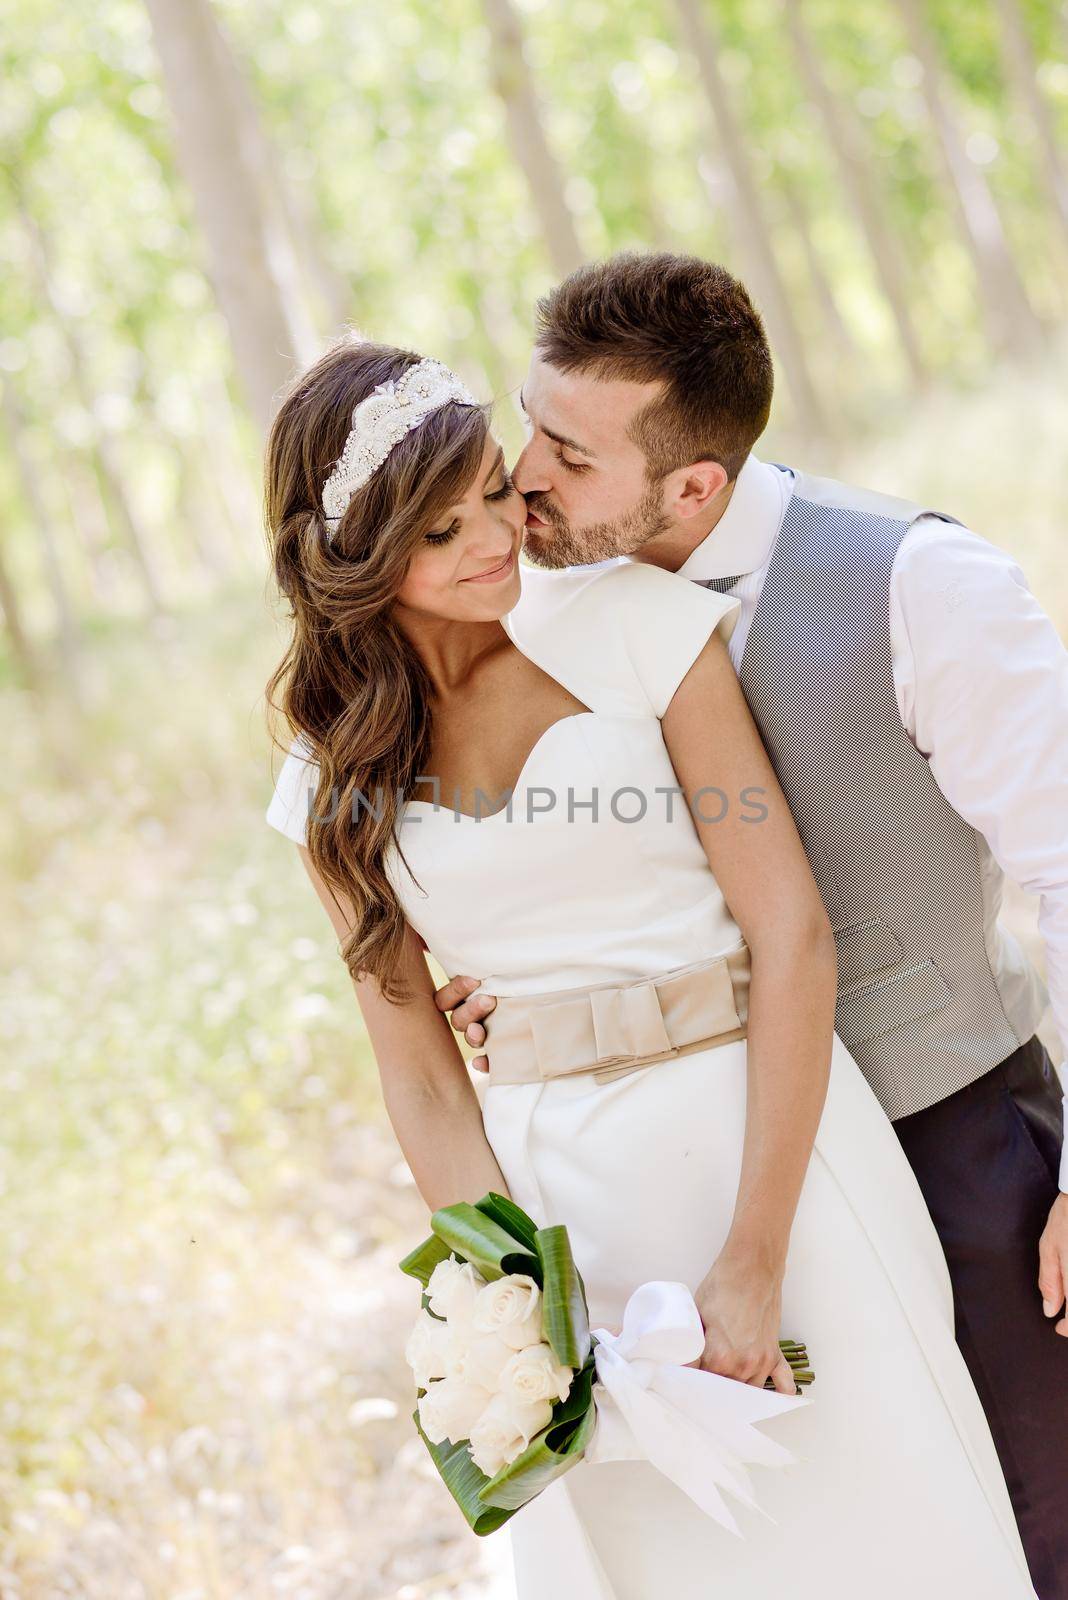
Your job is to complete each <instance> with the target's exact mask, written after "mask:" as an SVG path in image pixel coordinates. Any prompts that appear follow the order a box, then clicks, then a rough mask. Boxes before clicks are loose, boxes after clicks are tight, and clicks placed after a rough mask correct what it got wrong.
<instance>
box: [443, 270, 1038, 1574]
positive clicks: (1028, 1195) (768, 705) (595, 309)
mask: <svg viewBox="0 0 1068 1600" xmlns="http://www.w3.org/2000/svg"><path fill="white" fill-rule="evenodd" d="M538 313H539V318H538V334H537V341H536V346H535V350H534V355H533V358H532V361H531V365H530V370H529V373H528V375H527V379H526V382H525V384H524V387H523V393H522V401H523V405H524V409H525V412H526V414H527V417H528V420H529V424H530V430H531V431H530V437H529V440H528V443H527V445H526V447H525V449H524V450H523V453H522V455H521V456H520V458H519V460H518V462H517V464H516V468H515V473H514V477H515V483H516V486H517V488H519V489H520V490H521V491H522V493H523V494H525V495H526V497H527V504H528V509H529V515H528V519H527V526H526V534H525V539H524V550H525V552H526V554H527V556H528V557H529V558H530V560H532V561H533V562H535V563H536V564H537V565H539V566H547V567H563V566H568V565H572V564H582V565H585V564H589V563H591V562H598V561H603V560H606V559H612V558H616V557H627V558H629V559H631V560H634V561H647V562H651V563H653V564H654V565H656V566H660V567H664V568H666V569H667V570H668V571H671V572H677V573H679V574H680V575H681V576H683V577H686V578H689V579H691V580H692V581H693V582H695V583H700V584H703V585H705V586H706V587H710V588H715V589H718V590H721V591H723V592H729V593H731V594H732V595H735V596H737V598H738V599H739V600H740V602H741V612H740V616H739V620H738V623H737V624H736V626H735V630H734V633H733V636H732V638H731V641H730V652H731V656H732V658H733V660H734V664H735V667H736V669H737V671H738V673H739V676H740V679H741V682H742V686H743V688H744V690H745V693H746V697H747V699H748V701H749V705H750V708H751V710H752V712H753V715H754V717H755V719H756V722H757V725H758V727H759V728H760V732H761V734H762V736H763V739H764V742H765V744H766V745H767V747H768V750H769V752H770V754H771V758H772V761H773V763H774V766H775V770H776V773H777V775H778V778H779V781H780V783H781V785H782V787H783V790H784V791H785V794H786V798H787V800H788V802H789V804H790V808H791V810H792V812H793V815H794V818H795V821H796V823H797V826H798V830H799V832H800V834H801V838H802V841H803V843H804V846H805V850H806V852H807V854H808V858H809V862H810V864H811V866H812V870H813V872H814V874H815V877H816V880H817V882H818V884H819V887H820V891H821V893H822V895H823V899H824V902H825V904H826V906H827V910H828V912H829V914H830V918H831V922H832V925H833V927H834V930H835V939H836V942H837V947H838V967H839V987H838V1006H837V1014H836V1024H835V1025H836V1029H837V1032H838V1033H839V1035H840V1036H841V1038H842V1039H843V1041H844V1042H845V1044H846V1045H847V1046H848V1048H849V1049H850V1051H851V1052H852V1054H853V1056H854V1057H855V1058H856V1060H857V1061H858V1062H859V1063H860V1066H861V1068H862V1070H863V1071H864V1073H865V1076H866V1077H867V1079H868V1081H869V1083H870V1084H871V1086H872V1088H873V1089H874V1091H875V1093H876V1095H877V1096H878V1097H879V1100H880V1102H881V1103H882V1105H883V1107H884V1108H885V1110H886V1113H887V1115H888V1116H889V1117H890V1118H891V1119H892V1120H893V1124H894V1128H895V1130H896V1132H897V1134H898V1136H899V1138H900V1140H901V1144H902V1146H903V1147H904V1150H905V1153H906V1155H907V1156H908V1158H909V1161H910V1162H911V1164H912V1167H913V1169H914V1171H915V1173H916V1176H917V1179H918V1180H919V1183H920V1185H921V1187H922V1189H923V1192H924V1195H925V1197H926V1200H927V1203H928V1205H929V1207H930V1210H931V1215H932V1217H933V1218H934V1222H935V1225H936V1227H937V1229H938V1232H939V1235H940V1237H941V1240H942V1244H943V1247H944V1250H945V1253H946V1257H947V1260H948V1263H949V1269H950V1274H951V1277H952V1280H953V1287H954V1300H955V1312H956V1331H957V1339H958V1342H959V1344H960V1347H961V1350H962V1352H963V1354H964V1357H965V1360H966V1361H967V1363H968V1366H969V1368H970V1371H971V1374H972V1378H973V1380H974V1382H975V1385H976V1388H977V1389H978V1391H979V1395H980V1398H981V1400H982V1402H983V1405H984V1408H985V1410H986V1413H987V1416H988V1418H989V1421H990V1427H991V1431H992V1433H993V1436H994V1441H995V1443H996V1445H997V1448H998V1452H999V1454H1000V1457H1001V1461H1002V1465H1003V1467H1004V1470H1005V1476H1006V1480H1007V1482H1008V1486H1009V1491H1010V1493H1011V1495H1012V1499H1013V1504H1014V1507H1015V1510H1016V1514H1017V1518H1018V1520H1019V1525H1020V1531H1021V1535H1022V1538H1023V1542H1024V1546H1025V1548H1026V1551H1027V1555H1028V1560H1029V1562H1030V1565H1031V1572H1032V1577H1033V1580H1034V1583H1035V1587H1036V1589H1037V1591H1038V1593H1039V1595H1040V1596H1041V1600H1068V1308H1066V1306H1065V1292H1066V1286H1068V1153H1066V1154H1065V1155H1064V1159H1063V1160H1062V1091H1061V1086H1060V1084H1059V1082H1058V1079H1057V1075H1056V1073H1055V1072H1054V1069H1053V1064H1052V1062H1051V1061H1050V1059H1049V1056H1048V1055H1047V1053H1046V1050H1045V1049H1044V1047H1043V1045H1042V1044H1041V1043H1040V1041H1039V1040H1038V1038H1037V1037H1036V1036H1035V1028H1036V1025H1037V1023H1038V1021H1039V1018H1040V1017H1041V1015H1042V1012H1043V1010H1044V1007H1045V1003H1046V999H1047V995H1046V991H1045V989H1044V987H1043V985H1042V982H1041V980H1040V979H1039V977H1038V975H1037V974H1036V973H1035V971H1034V970H1033V968H1032V967H1031V966H1030V965H1029V963H1028V961H1027V960H1026V958H1025V956H1024V954H1023V952H1022V951H1021V949H1020V948H1019V946H1018V945H1017V943H1016V942H1015V940H1013V939H1012V938H1011V937H1010V936H1009V934H1007V933H1006V932H1005V931H1004V930H1003V929H1002V928H1001V927H1000V926H999V924H998V920H997V918H998V910H999V906H1000V900H1001V888H1002V870H1004V872H1006V873H1007V874H1008V875H1009V876H1010V877H1012V878H1013V879H1014V880H1015V881H1016V882H1017V883H1019V884H1020V885H1022V886H1023V888H1025V889H1028V890H1031V891H1032V892H1034V893H1037V894H1040V895H1041V909H1040V913H1039V919H1040V925H1041V929H1042V934H1043V938H1044V941H1045V948H1046V956H1047V964H1048V971H1049V981H1050V991H1051V996H1052V1003H1053V1011H1054V1018H1055V1020H1056V1023H1057V1026H1058V1029H1059V1032H1060V1035H1061V1040H1062V1043H1063V1044H1064V1045H1066V1046H1068V653H1066V652H1065V649H1064V646H1063V645H1062V644H1061V641H1060V639H1059V638H1058V635H1057V632H1056V630H1055V628H1054V627H1053V624H1052V623H1051V622H1050V620H1049V619H1048V617H1046V616H1045V615H1044V613H1043V612H1042V610H1041V608H1040V607H1039V605H1038V604H1037V602H1036V601H1035V599H1034V597H1033V596H1032V595H1031V594H1030V592H1029V590H1028V588H1027V584H1026V581H1025V579H1024V575H1023V573H1022V572H1021V571H1020V569H1019V567H1018V566H1017V565H1016V564H1015V562H1013V561H1012V559H1011V558H1010V557H1009V556H1008V555H1006V554H1005V553H1004V552H1003V551H1001V550H999V549H997V548H996V547H995V546H993V545H991V544H988V543H987V542H986V541H985V540H983V539H981V538H979V537H978V536H977V535H975V534H973V533H971V532H969V531H968V530H967V529H966V528H964V527H962V526H961V524H960V523H959V522H957V521H956V520H955V519H954V518H952V517H950V516H947V515H945V514H941V513H938V512H936V511H933V510H929V509H927V508H925V507H924V506H922V505H916V504H911V503H909V502H907V501H905V500H897V499H891V498H888V497H887V496H884V495H879V494H874V493H871V492H869V491H868V490H865V489H858V488H853V487H849V486H847V485H845V484H841V483H836V482H834V481H832V480H831V479H827V478H817V477H812V476H810V475H809V474H807V473H804V472H800V471H796V470H792V469H790V468H786V467H779V466H772V465H770V464H768V463H766V462H763V461H759V460H758V459H757V458H756V457H755V456H754V455H753V454H752V449H753V445H754V444H755V443H756V441H757V439H758V438H759V437H760V435H761V433H762V432H763V430H764V427H765V425H766V423H767V420H768V414H769V410H770V405H771V394H772V363H771V355H770V351H769V349H768V344H767V340H766V338H765V334H764V329H763V326H762V324H761V320H760V317H759V315H758V314H757V312H756V311H755V310H754V308H753V305H752V303H751V301H750V299H749V296H748V294H747V293H746V290H745V289H744V287H743V286H742V285H741V284H740V283H739V282H738V281H737V280H736V279H734V278H732V277H731V276H730V274H729V273H727V272H726V271H725V270H724V269H723V268H722V267H719V266H715V265H713V264H711V263H709V262H706V261H701V260H698V259H695V258H692V257H681V256H674V255H667V254H661V255H621V256H616V257H614V258H612V259H611V260H609V261H607V262H604V263H602V264H599V265H591V266H587V267H583V268H580V269H579V270H578V271H577V272H574V273H572V275H571V276H570V277H569V278H567V279H566V280H565V281H564V282H563V283H561V284H560V285H559V286H558V287H557V288H556V289H554V290H553V291H552V292H551V293H550V294H549V295H547V296H546V297H545V298H544V299H543V300H542V301H541V302H540V303H539V306H538ZM477 983H478V980H477V978H474V977H470V978H468V977H459V976H458V977H456V978H454V979H453V980H452V981H451V982H450V983H449V984H448V985H446V987H445V988H443V989H442V990H440V991H439V992H438V996H437V1002H438V1005H439V1007H440V1009H441V1010H443V1011H446V1012H451V1014H452V1022H453V1026H454V1027H455V1028H456V1029H457V1030H458V1031H464V1032H465V1036H466V1038H467V1039H468V1041H469V1043H471V1044H474V1045H478V1044H481V1043H482V1042H483V1041H484V1038H485V1031H484V1030H483V1029H482V1028H481V1027H480V1026H479V1025H478V1019H479V1018H481V1017H485V1016H487V1015H488V1014H489V1013H490V1012H491V1011H492V1009H493V1005H494V1002H493V1000H492V997H488V996H479V997H478V998H477V999H475V1000H471V1001H469V1002H467V1003H466V1004H464V1003H461V1002H462V1001H463V999H464V996H465V995H468V994H470V993H471V991H472V989H474V988H475V987H476V986H477ZM483 1059H484V1058H483ZM1066 1104H1068V1102H1066ZM1058 1171H1059V1177H1058ZM1058 1335H1060V1337H1058Z"/></svg>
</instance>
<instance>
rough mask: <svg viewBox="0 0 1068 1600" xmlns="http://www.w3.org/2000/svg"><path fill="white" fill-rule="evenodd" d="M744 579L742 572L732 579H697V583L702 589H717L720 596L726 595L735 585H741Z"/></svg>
mask: <svg viewBox="0 0 1068 1600" xmlns="http://www.w3.org/2000/svg"><path fill="white" fill-rule="evenodd" d="M744 577H745V573H744V572H738V573H736V574H735V576H734V577H733V578H698V579H697V582H698V584H699V585H700V587H701V588H702V589H717V590H718V591H719V593H720V594H726V592H727V590H728V589H733V588H734V585H735V584H736V583H741V581H742V579H743V578H744Z"/></svg>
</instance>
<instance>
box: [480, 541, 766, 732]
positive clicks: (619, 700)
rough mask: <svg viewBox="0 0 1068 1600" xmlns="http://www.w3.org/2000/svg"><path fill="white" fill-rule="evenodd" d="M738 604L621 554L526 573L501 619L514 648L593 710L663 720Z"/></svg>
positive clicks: (726, 631)
mask: <svg viewBox="0 0 1068 1600" xmlns="http://www.w3.org/2000/svg"><path fill="white" fill-rule="evenodd" d="M740 611H741V601H739V600H737V599H734V598H732V597H730V596H728V595H723V594H720V593H718V591H717V590H715V589H703V588H701V587H700V586H699V585H697V584H695V583H694V582H693V581H692V580H691V579H690V578H680V577H679V576H678V574H677V573H674V572H665V571H664V569H663V568H662V567H653V566H649V565H647V564H646V563H644V562H638V561H628V560H626V559H619V560H612V561H609V562H601V563H599V564H597V565H594V566H589V567H566V568H560V569H558V570H556V571H545V570H544V569H541V570H536V571H534V572H527V571H525V572H524V575H523V592H522V595H521V597H520V601H519V604H518V605H517V606H516V608H515V610H514V611H513V612H512V613H511V615H510V616H509V617H507V618H506V619H505V625H506V627H507V628H508V631H509V632H510V633H511V635H512V637H513V639H514V640H515V641H516V642H517V643H518V644H519V646H520V648H521V649H523V650H525V651H526V653H527V654H528V655H530V656H532V657H533V658H534V660H536V661H537V662H538V663H539V664H540V665H542V666H543V667H544V668H545V670H546V671H547V672H550V673H552V674H553V675H554V676H555V677H557V678H558V679H559V680H560V681H561V682H563V683H565V684H566V685H567V687H568V688H570V689H571V690H572V691H573V692H574V693H575V694H577V695H578V696H579V697H580V698H582V699H584V700H585V701H586V704H587V705H588V706H590V708H591V709H592V710H594V711H603V712H609V713H622V714H623V715H625V716H638V717H648V716H655V717H662V716H663V715H664V713H665V711H666V710H667V708H668V706H669V704H670V703H671V697H672V695H673V694H674V693H675V690H676V689H677V688H678V686H679V684H680V683H681V682H682V680H683V678H685V676H686V674H687V672H688V671H689V670H690V668H691V667H692V666H693V663H694V662H695V661H696V660H697V657H698V656H699V655H700V654H701V651H702V649H703V648H704V646H705V644H706V642H707V641H708V639H709V638H710V636H711V635H712V634H713V633H715V632H717V631H718V632H719V633H720V634H721V636H722V638H723V639H724V642H726V641H727V640H728V639H729V638H730V636H731V634H732V632H733V631H734V626H735V623H736V622H737V620H738V615H739V612H740Z"/></svg>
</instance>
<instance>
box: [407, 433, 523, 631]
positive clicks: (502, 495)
mask: <svg viewBox="0 0 1068 1600" xmlns="http://www.w3.org/2000/svg"><path fill="white" fill-rule="evenodd" d="M525 518H526V504H525V502H524V500H523V496H522V495H521V494H520V493H519V491H518V490H517V489H516V488H515V487H514V485H513V483H512V479H511V477H510V475H509V473H508V470H507V467H506V466H505V460H504V451H503V449H502V447H501V444H500V441H499V440H497V439H495V438H494V437H493V435H492V434H489V435H487V438H486V446H485V449H484V450H483V452H482V461H481V463H480V465H479V469H478V471H477V472H476V474H475V476H474V479H473V480H472V482H471V484H470V485H469V487H468V490H467V493H466V494H465V495H464V496H463V497H462V499H460V500H458V501H457V502H456V504H455V505H453V506H450V507H449V509H448V511H446V512H445V513H444V515H443V516H442V517H441V518H440V519H439V521H438V523H437V525H436V526H435V527H434V528H431V529H429V530H428V531H427V533H426V534H425V535H424V537H423V542H422V545H421V546H420V547H419V548H418V549H417V550H416V552H415V554H414V556H413V557H412V560H411V562H410V563H409V566H408V571H407V572H406V574H405V577H404V582H403V584H402V585H401V587H400V589H399V590H398V591H397V603H398V604H399V605H402V606H405V607H407V608H408V609H409V610H411V611H418V612H422V613H423V614H424V615H428V616H433V617H441V618H444V619H447V620H450V621H456V622H487V621H492V620H493V619H494V618H496V617H503V616H504V615H505V613H506V612H508V611H511V609H512V607H513V606H514V605H515V603H516V601H517V600H518V599H519V589H520V569H519V547H520V544H521V541H522V537H523V523H524V520H525Z"/></svg>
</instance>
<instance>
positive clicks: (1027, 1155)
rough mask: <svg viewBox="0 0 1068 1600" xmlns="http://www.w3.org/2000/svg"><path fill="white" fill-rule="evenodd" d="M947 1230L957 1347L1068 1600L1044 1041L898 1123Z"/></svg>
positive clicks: (1031, 1536)
mask: <svg viewBox="0 0 1068 1600" xmlns="http://www.w3.org/2000/svg"><path fill="white" fill-rule="evenodd" d="M894 1128H895V1130H896V1132H897V1135H898V1137H899V1139H900V1140H901V1144H902V1147H903V1148H904V1151H905V1154H906V1155H907V1156H908V1159H909V1161H910V1163H911V1165H912V1169H913V1171H914V1172H915V1174H916V1177H917V1179H918V1180H919V1184H920V1188H921V1189H922V1190H923V1193H924V1198H925V1199H926V1201H927V1204H928V1206H929V1208H930V1211H931V1216H932V1217H933V1218H934V1224H935V1227H936V1228H937V1229H938V1234H939V1237H940V1239H941V1241H942V1246H943V1249H944V1250H945V1253H946V1260H947V1261H948V1263H949V1272H950V1277H951V1278H952V1280H953V1299H954V1309H955V1314H956V1333H957V1343H958V1344H959V1346H960V1348H961V1352H962V1354H963V1356H964V1359H965V1361H966V1362H967V1364H968V1368H969V1370H970V1372H971V1375H972V1378H973V1380H974V1382H975V1387H976V1389H977V1390H978V1392H979V1399H980V1400H981V1402H982V1405H983V1409H984V1411H985V1412H986V1415H987V1418H988V1420H989V1422H990V1431H991V1433H992V1434H993V1436H994V1444H995V1445H996V1447H997V1451H998V1455H999V1456H1000V1458H1001V1464H1002V1467H1003V1468H1004V1469H1005V1480H1006V1482H1007V1484H1008V1488H1009V1494H1010V1495H1011V1497H1012V1503H1013V1507H1014V1509H1015V1511H1016V1519H1017V1522H1018V1524H1019V1528H1020V1537H1021V1538H1022V1540H1023V1545H1024V1549H1025V1551H1026V1552H1027V1559H1028V1562H1029V1564H1030V1568H1031V1578H1032V1581H1033V1583H1034V1586H1035V1589H1036V1590H1037V1592H1038V1594H1039V1596H1040V1600H1068V1339H1064V1338H1061V1337H1060V1336H1059V1335H1058V1334H1056V1333H1054V1331H1053V1329H1054V1323H1055V1321H1058V1320H1059V1318H1047V1317H1046V1316H1044V1315H1043V1312H1042V1297H1041V1295H1040V1294H1039V1292H1038V1283H1037V1280H1038V1241H1039V1237H1040V1235H1041V1233H1042V1229H1043V1227H1044V1226H1045V1222H1046V1218H1047V1216H1048V1214H1049V1209H1050V1206H1051V1205H1052V1204H1053V1202H1054V1200H1055V1199H1056V1197H1057V1177H1058V1169H1059V1165H1060V1149H1061V1129H1062V1109H1061V1088H1060V1085H1059V1083H1058V1079H1057V1074H1056V1071H1055V1070H1054V1067H1053V1063H1052V1062H1051V1061H1050V1058H1049V1056H1048V1054H1047V1052H1046V1050H1045V1048H1044V1046H1043V1045H1042V1043H1041V1042H1040V1040H1039V1039H1038V1038H1037V1037H1035V1038H1032V1039H1029V1040H1028V1041H1027V1043H1026V1044H1023V1045H1021V1046H1020V1048H1019V1049H1018V1050H1016V1051H1014V1053H1013V1054H1012V1055H1011V1056H1009V1058H1008V1060H1007V1061H1003V1062H1002V1063H1001V1065H1000V1066H998V1067H994V1068H993V1069H992V1070H991V1071H990V1072H988V1073H985V1074H984V1076H983V1077H981V1078H979V1079H978V1080H977V1081H976V1082H975V1083H970V1084H968V1085H967V1086H966V1087H965V1088H963V1089H960V1090H958V1091H957V1093H956V1094H952V1095H950V1096H949V1097H948V1099H945V1100H940V1101H939V1102H938V1104H937V1105H933V1106H928V1107H927V1108H926V1110H924V1111H917V1112H915V1113H914V1114H913V1115H912V1116H910V1117H901V1118H899V1120H898V1121H896V1122H895V1123H894Z"/></svg>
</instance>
